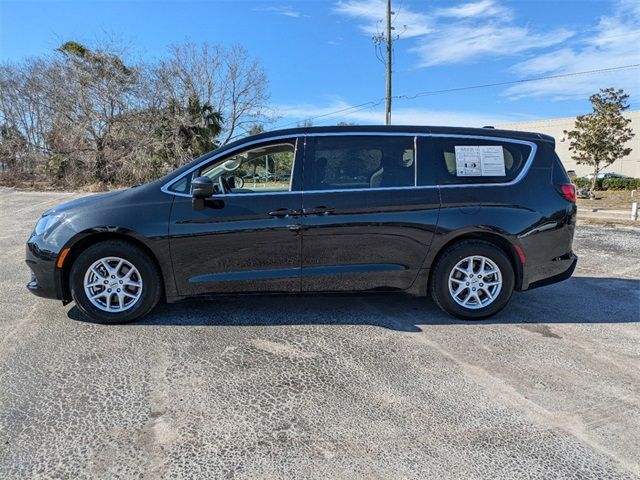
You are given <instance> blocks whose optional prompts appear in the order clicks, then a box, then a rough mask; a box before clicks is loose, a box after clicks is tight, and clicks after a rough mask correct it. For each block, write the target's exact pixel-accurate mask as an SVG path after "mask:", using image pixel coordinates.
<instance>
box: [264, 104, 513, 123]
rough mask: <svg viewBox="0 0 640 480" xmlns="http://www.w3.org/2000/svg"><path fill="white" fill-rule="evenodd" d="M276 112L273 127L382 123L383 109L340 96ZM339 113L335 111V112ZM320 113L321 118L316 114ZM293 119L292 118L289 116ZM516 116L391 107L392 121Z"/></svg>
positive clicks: (282, 107) (485, 120)
mask: <svg viewBox="0 0 640 480" xmlns="http://www.w3.org/2000/svg"><path fill="white" fill-rule="evenodd" d="M274 109H275V112H274V113H277V114H279V115H280V116H281V117H282V120H281V121H280V122H278V125H276V126H275V128H280V127H287V126H289V127H290V126H293V125H291V122H294V125H295V123H297V122H303V121H304V120H306V119H311V122H312V124H313V125H335V124H337V123H339V122H349V123H356V124H359V125H382V124H384V109H383V106H382V105H373V106H371V105H368V106H366V107H364V108H362V107H357V106H354V105H352V104H350V103H348V102H345V101H344V100H342V99H334V100H332V101H330V102H329V103H327V104H326V105H314V104H307V103H305V104H282V105H277V106H275V107H274ZM338 111H340V113H335V114H334V112H338ZM315 117H320V118H315ZM291 119H293V120H291ZM515 120H519V118H514V117H507V116H499V115H494V114H485V113H480V112H463V111H462V112H458V111H446V110H432V109H424V108H414V107H412V108H403V107H394V108H393V110H392V121H393V124H394V125H447V126H465V127H482V126H485V125H495V124H498V123H508V122H512V121H515Z"/></svg>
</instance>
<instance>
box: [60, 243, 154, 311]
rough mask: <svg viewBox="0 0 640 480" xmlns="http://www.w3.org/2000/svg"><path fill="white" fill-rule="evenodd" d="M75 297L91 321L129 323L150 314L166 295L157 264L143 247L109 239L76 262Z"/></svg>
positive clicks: (73, 273)
mask: <svg viewBox="0 0 640 480" xmlns="http://www.w3.org/2000/svg"><path fill="white" fill-rule="evenodd" d="M69 284H70V287H71V296H72V297H73V299H74V300H75V302H76V306H77V307H78V309H79V310H80V312H81V313H82V314H83V316H84V317H86V318H87V319H89V320H91V321H94V322H98V323H125V322H131V321H133V320H136V319H138V318H140V317H143V316H144V315H146V314H148V313H149V312H150V311H151V310H153V308H154V307H155V306H156V305H157V303H158V302H159V300H160V297H161V294H162V277H161V275H160V271H159V270H158V267H157V266H156V264H155V262H154V261H153V260H152V259H151V258H150V257H149V255H147V253H145V252H144V251H143V250H141V249H140V248H139V247H137V246H135V245H133V244H131V243H129V242H125V241H120V240H107V241H104V242H100V243H97V244H95V245H92V246H90V247H89V248H87V249H86V250H85V251H83V252H82V253H81V254H80V255H79V256H78V258H77V259H76V260H75V262H74V263H73V266H72V267H71V272H70V275H69Z"/></svg>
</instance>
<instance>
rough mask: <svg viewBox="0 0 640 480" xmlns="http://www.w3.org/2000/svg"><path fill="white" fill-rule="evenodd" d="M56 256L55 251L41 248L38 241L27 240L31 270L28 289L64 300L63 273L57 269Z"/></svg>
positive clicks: (34, 292) (39, 294)
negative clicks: (61, 278) (61, 279)
mask: <svg viewBox="0 0 640 480" xmlns="http://www.w3.org/2000/svg"><path fill="white" fill-rule="evenodd" d="M56 258H57V255H56V254H55V253H53V252H50V251H47V250H42V249H40V248H39V247H38V244H37V242H32V241H31V240H30V241H29V242H27V252H26V259H25V261H26V263H27V266H28V267H29V269H30V270H31V279H30V281H29V283H28V284H27V289H28V290H29V291H30V292H31V293H33V294H34V295H37V296H38V297H43V298H55V299H58V300H62V296H63V295H62V287H61V284H60V277H61V274H60V271H59V270H58V269H56V265H55V262H56Z"/></svg>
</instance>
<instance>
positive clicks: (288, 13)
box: [255, 5, 309, 18]
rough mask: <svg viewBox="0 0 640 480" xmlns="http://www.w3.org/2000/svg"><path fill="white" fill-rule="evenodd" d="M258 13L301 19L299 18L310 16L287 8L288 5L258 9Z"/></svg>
mask: <svg viewBox="0 0 640 480" xmlns="http://www.w3.org/2000/svg"><path fill="white" fill-rule="evenodd" d="M255 11H257V12H271V13H275V14H276V15H283V16H285V17H291V18H299V17H308V16H309V15H304V14H302V13H300V12H299V11H297V10H294V9H293V8H291V7H289V6H287V5H275V6H271V7H258V8H256V9H255Z"/></svg>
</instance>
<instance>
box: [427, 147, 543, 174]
mask: <svg viewBox="0 0 640 480" xmlns="http://www.w3.org/2000/svg"><path fill="white" fill-rule="evenodd" d="M431 152H432V153H431V155H430V156H431V161H432V162H434V163H435V165H436V170H437V175H438V183H440V184H443V185H446V184H467V183H504V182H509V181H511V180H513V179H514V178H516V177H517V176H518V174H519V173H520V171H521V170H522V168H523V167H524V165H525V163H526V162H527V159H528V158H529V155H530V154H531V147H530V146H529V145H527V144H523V143H514V142H508V141H504V140H498V139H497V140H481V139H476V138H465V137H459V138H450V137H446V138H443V137H433V138H432V148H431Z"/></svg>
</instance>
